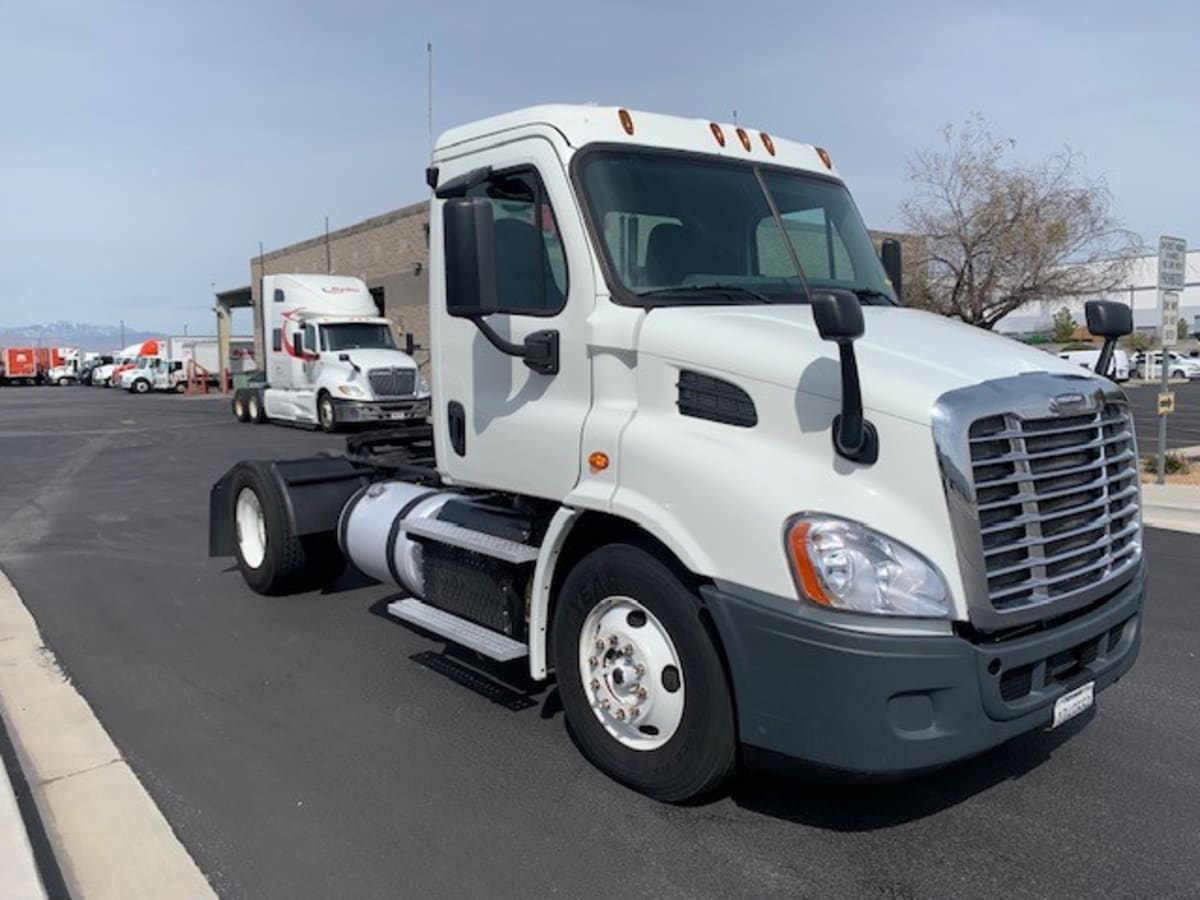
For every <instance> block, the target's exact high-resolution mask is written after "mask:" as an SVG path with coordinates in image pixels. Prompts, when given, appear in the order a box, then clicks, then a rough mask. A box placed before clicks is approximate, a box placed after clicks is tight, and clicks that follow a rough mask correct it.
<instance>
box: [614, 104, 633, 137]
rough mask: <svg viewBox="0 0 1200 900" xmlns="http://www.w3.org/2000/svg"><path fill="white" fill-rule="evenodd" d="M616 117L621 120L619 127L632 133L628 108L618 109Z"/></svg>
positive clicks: (627, 132) (631, 122)
mask: <svg viewBox="0 0 1200 900" xmlns="http://www.w3.org/2000/svg"><path fill="white" fill-rule="evenodd" d="M617 118H619V119H620V120H621V127H622V128H624V129H625V133H626V134H633V116H631V115H630V114H629V110H627V109H618V110H617Z"/></svg>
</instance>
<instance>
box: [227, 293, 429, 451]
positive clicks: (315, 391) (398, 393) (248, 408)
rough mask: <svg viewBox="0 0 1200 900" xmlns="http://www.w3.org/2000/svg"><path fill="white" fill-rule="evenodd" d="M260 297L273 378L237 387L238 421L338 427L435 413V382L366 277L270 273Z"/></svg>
mask: <svg viewBox="0 0 1200 900" xmlns="http://www.w3.org/2000/svg"><path fill="white" fill-rule="evenodd" d="M261 296H262V297H263V298H264V299H263V301H262V305H261V306H262V308H261V312H260V315H261V320H260V321H261V323H262V325H261V327H262V328H263V331H264V337H265V340H264V342H263V343H264V345H265V347H266V372H265V373H264V374H265V377H266V382H265V383H263V382H260V383H257V384H254V385H252V386H250V387H246V388H242V389H239V390H237V391H235V392H234V396H233V413H234V416H236V417H237V419H238V420H239V421H242V422H266V421H276V422H291V423H296V424H301V425H315V426H317V427H319V428H322V429H324V430H325V431H334V430H336V429H337V428H338V427H340V426H342V425H346V424H361V423H378V422H406V421H420V420H424V419H425V417H426V416H428V415H429V385H428V384H427V383H426V381H425V378H424V376H422V375H421V372H420V370H419V369H418V367H417V364H416V362H415V361H414V360H413V358H412V356H411V355H410V353H406V352H404V351H403V350H400V349H399V348H398V347H397V345H396V340H395V335H394V333H393V331H392V326H391V323H390V322H389V321H388V320H387V319H385V318H381V317H380V316H379V314H378V310H377V309H376V306H375V301H374V300H373V299H372V297H371V294H370V292H369V291H368V289H367V286H366V285H365V284H364V283H363V282H362V281H361V280H360V279H358V278H349V277H344V276H337V275H268V276H266V277H264V278H263V279H262V292H261Z"/></svg>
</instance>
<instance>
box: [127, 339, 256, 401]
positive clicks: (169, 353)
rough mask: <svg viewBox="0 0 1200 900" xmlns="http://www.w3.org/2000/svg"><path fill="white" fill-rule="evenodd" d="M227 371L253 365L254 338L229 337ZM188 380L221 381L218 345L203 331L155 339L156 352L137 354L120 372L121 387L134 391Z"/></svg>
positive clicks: (177, 386)
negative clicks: (130, 366) (129, 366)
mask: <svg viewBox="0 0 1200 900" xmlns="http://www.w3.org/2000/svg"><path fill="white" fill-rule="evenodd" d="M229 350H230V352H229V358H230V374H236V373H240V372H248V371H251V370H252V369H253V368H254V338H253V337H251V336H248V335H242V336H233V337H231V338H230V339H229ZM189 380H190V381H191V382H193V383H199V382H203V383H206V384H207V385H209V386H211V387H216V386H219V385H220V383H221V362H220V348H219V344H218V342H217V338H216V337H213V336H205V335H176V336H174V337H168V338H164V339H161V340H159V341H158V355H157V356H152V357H141V358H139V359H138V363H137V367H136V368H134V369H130V370H126V371H125V372H123V373H121V382H120V384H121V387H123V388H125V389H126V390H128V391H130V392H131V393H135V394H145V393H149V392H150V391H152V390H155V391H175V392H177V393H183V392H184V391H185V390H187V387H188V383H189Z"/></svg>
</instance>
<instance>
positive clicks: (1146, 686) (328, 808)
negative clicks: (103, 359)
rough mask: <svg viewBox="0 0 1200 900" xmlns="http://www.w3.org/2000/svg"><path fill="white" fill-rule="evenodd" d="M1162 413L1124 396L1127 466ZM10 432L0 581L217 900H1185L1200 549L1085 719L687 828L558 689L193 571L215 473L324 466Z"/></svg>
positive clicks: (726, 800)
mask: <svg viewBox="0 0 1200 900" xmlns="http://www.w3.org/2000/svg"><path fill="white" fill-rule="evenodd" d="M1175 390H1176V391H1177V397H1178V398H1179V404H1180V407H1181V408H1182V409H1184V410H1193V411H1196V412H1194V413H1190V414H1184V413H1179V414H1176V416H1174V417H1173V418H1172V421H1171V426H1172V429H1171V430H1172V442H1173V445H1174V446H1179V445H1184V444H1200V385H1185V386H1182V387H1179V386H1177V387H1176V388H1175ZM1155 393H1157V391H1156V390H1155V389H1154V388H1152V387H1135V388H1131V390H1130V396H1131V398H1132V399H1133V402H1134V404H1135V407H1136V409H1137V410H1138V431H1139V438H1140V441H1141V448H1142V450H1143V451H1144V452H1145V451H1147V450H1148V449H1150V448H1151V446H1152V444H1151V443H1150V442H1149V437H1150V435H1152V434H1153V433H1154V432H1153V430H1152V429H1151V430H1150V431H1149V432H1147V428H1149V427H1151V426H1152V425H1153V416H1152V414H1151V415H1147V414H1146V413H1147V412H1148V411H1149V410H1150V409H1151V408H1152V404H1153V398H1154V395H1155ZM1193 397H1194V399H1185V398H1193ZM0 423H3V424H2V426H0V458H2V459H3V462H4V469H3V476H2V482H0V484H2V490H0V566H2V567H3V569H4V570H5V571H6V572H7V573H8V575H9V577H10V578H11V579H12V580H13V582H14V583H15V585H16V586H17V588H18V589H19V591H20V592H21V594H22V597H23V598H24V600H25V603H26V604H27V605H28V606H29V608H30V610H31V611H32V612H33V614H34V615H35V617H36V618H37V621H38V624H39V626H40V627H41V630H42V634H43V636H44V637H45V640H46V642H47V644H48V645H49V646H50V648H51V649H52V650H53V651H54V652H55V653H56V654H57V655H58V658H59V660H60V662H61V663H62V665H63V667H64V669H65V670H66V672H67V673H68V675H69V677H70V678H71V679H72V681H73V682H74V683H75V684H76V685H77V686H78V687H79V689H80V690H81V691H82V693H83V694H84V696H85V697H86V698H87V699H88V700H89V701H90V703H91V704H92V706H93V708H94V709H95V711H96V713H97V715H98V716H99V718H100V720H101V722H102V723H103V724H104V726H105V727H106V728H107V729H108V731H109V733H110V734H111V735H112V737H113V739H114V741H115V742H116V744H117V745H118V747H119V748H120V749H121V751H122V752H123V754H124V755H125V756H126V758H127V759H128V760H129V762H130V764H131V765H132V767H133V769H134V770H135V771H136V773H137V774H138V775H139V777H140V778H141V779H142V781H143V782H144V784H145V785H146V787H147V789H148V790H149V792H150V793H151V795H152V796H153V798H154V799H155V801H156V802H157V803H158V805H159V806H160V808H161V809H162V810H163V812H164V814H165V815H166V816H167V818H168V819H169V821H170V823H171V825H172V826H173V828H174V829H175V831H176V832H177V833H178V835H179V836H180V837H181V839H182V840H183V842H184V843H185V845H186V846H187V848H188V849H189V851H190V852H191V853H192V855H193V856H194V857H195V859H196V861H197V862H198V863H199V865H200V867H201V868H202V870H203V871H204V873H205V874H206V875H207V876H208V878H209V879H210V881H211V882H212V884H213V886H214V887H215V888H216V889H217V891H218V892H219V893H220V894H221V895H222V896H226V897H254V898H265V897H286V898H301V897H333V896H359V897H368V896H405V897H413V896H480V895H485V894H486V895H487V896H493V897H501V896H504V897H507V896H513V897H516V896H521V897H528V896H563V897H591V896H596V895H605V894H613V895H617V896H622V897H641V896H654V897H696V896H715V895H725V896H768V895H779V896H788V897H814V898H828V897H872V898H909V897H913V898H915V897H922V898H923V897H989V898H992V897H996V896H1004V897H1008V898H1019V897H1050V896H1072V897H1087V896H1097V897H1099V896H1155V897H1179V898H1182V897H1191V896H1195V894H1196V884H1197V875H1196V861H1197V846H1198V845H1197V836H1198V835H1200V762H1198V761H1200V624H1198V623H1200V615H1198V611H1197V606H1196V604H1197V602H1198V601H1197V599H1196V596H1195V591H1194V587H1193V585H1194V580H1195V571H1196V559H1197V557H1198V554H1200V537H1196V536H1191V535H1183V534H1178V533H1174V532H1165V531H1155V530H1149V531H1147V534H1146V542H1147V553H1148V557H1149V561H1150V565H1151V567H1152V568H1151V579H1150V583H1151V596H1150V599H1149V602H1148V606H1147V610H1146V616H1145V622H1144V643H1143V648H1142V655H1141V659H1140V661H1139V663H1138V664H1137V665H1136V666H1135V668H1134V669H1133V671H1132V672H1131V673H1130V674H1129V676H1128V677H1126V678H1125V679H1124V680H1123V681H1122V682H1121V683H1119V684H1118V685H1116V686H1115V687H1113V688H1112V689H1111V690H1110V691H1108V692H1106V693H1104V694H1102V695H1100V697H1099V699H1098V701H1097V708H1096V710H1095V713H1094V714H1089V715H1087V716H1085V717H1084V718H1083V720H1082V721H1079V722H1074V723H1071V724H1070V725H1067V726H1065V727H1064V729H1063V730H1062V731H1059V732H1054V733H1044V734H1037V735H1033V736H1030V737H1028V738H1024V739H1020V740H1018V741H1016V742H1013V743H1011V744H1009V745H1006V746H1004V747H1001V748H999V749H997V750H995V751H993V752H990V753H988V754H986V755H984V756H982V757H979V758H977V759H975V760H972V761H969V762H967V763H963V764H959V765H956V766H954V767H951V768H949V769H946V770H943V771H941V772H937V773H933V774H931V775H928V776H924V777H922V778H919V779H915V780H911V781H906V782H900V783H894V784H886V785H861V784H858V785H845V784H824V783H817V782H813V781H807V780H796V779H789V778H782V777H777V776H772V775H766V774H757V775H749V776H744V777H742V778H741V779H740V780H739V781H737V782H736V783H735V784H734V785H733V786H732V788H731V789H730V790H728V791H726V792H725V793H723V794H722V795H720V796H719V797H717V798H715V799H712V800H710V801H708V802H705V803H702V804H698V805H693V806H684V807H674V806H667V805H662V804H659V803H655V802H653V801H650V800H648V799H646V798H644V797H641V796H639V795H637V794H634V793H631V792H630V791H628V790H625V789H624V788H621V787H619V786H618V785H616V784H615V783H613V782H611V781H609V780H608V779H606V778H605V777H603V776H602V775H600V774H599V773H598V772H596V771H595V770H594V769H592V768H591V767H590V766H589V765H588V763H586V762H585V761H584V760H583V759H582V757H581V756H580V755H579V753H578V752H577V751H576V749H575V748H574V747H573V746H572V743H571V739H570V737H569V736H568V734H567V732H566V729H565V727H564V724H563V717H562V714H561V711H560V708H559V706H558V703H557V698H556V694H555V692H554V690H553V687H552V686H551V687H550V688H548V689H547V688H545V687H534V686H531V685H529V684H527V683H526V682H525V681H524V680H523V679H522V678H521V677H520V673H519V670H517V671H514V670H503V669H486V670H483V671H480V670H478V669H476V668H475V667H474V666H468V665H467V663H468V661H467V660H465V659H463V658H461V657H459V656H457V655H455V654H453V653H448V652H447V651H446V648H445V646H444V645H443V644H442V643H441V642H439V641H437V640H434V639H431V638H429V637H427V636H424V635H421V634H418V633H416V632H414V631H411V630H409V629H407V628H406V627H404V626H402V625H400V624H398V623H396V622H394V621H392V620H390V619H388V618H386V617H384V616H383V615H381V613H380V610H381V608H382V606H383V604H382V602H381V601H383V600H384V599H385V598H386V597H387V596H388V594H389V592H388V590H387V589H386V588H385V587H382V586H380V585H377V584H372V583H365V582H364V581H363V580H362V579H361V578H358V579H356V578H354V577H352V576H351V577H346V578H344V579H343V581H342V582H340V583H339V584H337V585H335V586H334V587H333V588H332V589H330V590H328V591H327V592H325V593H322V594H315V593H314V594H308V595H303V596H299V597H290V598H289V597H285V598H265V597H260V596H258V595H255V594H253V593H252V592H250V591H249V589H248V588H246V586H245V585H244V583H243V582H242V579H241V578H240V576H239V575H238V574H237V573H236V571H234V570H233V567H232V565H231V562H230V561H229V560H211V559H209V558H208V557H207V555H206V551H207V498H208V489H209V486H210V485H211V484H212V482H213V481H214V480H215V479H216V478H217V477H218V476H219V475H220V474H221V473H223V472H224V471H225V470H226V469H227V468H228V467H229V466H230V465H231V464H232V463H234V462H236V461H237V460H239V459H243V458H255V457H258V458H272V457H287V456H299V455H306V454H310V453H313V452H316V451H318V450H321V449H326V448H329V449H337V448H339V447H340V443H341V442H340V440H339V439H338V438H336V437H330V436H327V435H323V434H318V433H312V432H307V431H300V430H294V429H287V428H280V427H274V426H256V425H243V424H238V423H236V422H235V421H234V420H233V418H232V416H231V415H230V414H229V411H228V407H227V404H226V402H225V401H223V400H221V399H219V398H182V397H174V396H159V395H148V396H144V397H134V396H130V395H127V394H125V393H124V392H117V391H107V390H98V389H86V388H76V389H62V388H29V389H11V390H4V391H0ZM1069 736H1070V737H1072V739H1071V740H1064V738H1066V737H1069Z"/></svg>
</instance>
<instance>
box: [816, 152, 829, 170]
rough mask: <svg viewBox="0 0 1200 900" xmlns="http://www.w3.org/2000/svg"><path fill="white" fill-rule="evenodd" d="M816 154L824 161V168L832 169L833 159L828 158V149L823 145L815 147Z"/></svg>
mask: <svg viewBox="0 0 1200 900" xmlns="http://www.w3.org/2000/svg"><path fill="white" fill-rule="evenodd" d="M817 156H819V157H821V162H823V163H825V168H827V169H829V170H830V171H832V170H833V160H832V159H830V158H829V151H828V150H826V149H825V148H824V147H818V148H817Z"/></svg>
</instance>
